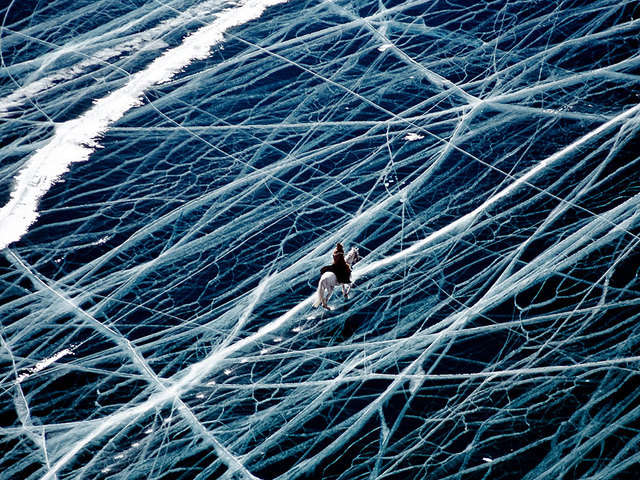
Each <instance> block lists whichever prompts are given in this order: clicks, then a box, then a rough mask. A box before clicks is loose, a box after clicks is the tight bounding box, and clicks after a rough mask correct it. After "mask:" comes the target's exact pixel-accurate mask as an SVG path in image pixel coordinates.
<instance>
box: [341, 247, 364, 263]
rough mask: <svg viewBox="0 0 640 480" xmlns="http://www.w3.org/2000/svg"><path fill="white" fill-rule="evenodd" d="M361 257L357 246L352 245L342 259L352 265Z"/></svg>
mask: <svg viewBox="0 0 640 480" xmlns="http://www.w3.org/2000/svg"><path fill="white" fill-rule="evenodd" d="M361 259H362V257H360V250H358V247H352V248H351V250H349V252H348V253H347V254H346V255H345V256H344V261H345V262H347V264H348V265H349V266H353V265H355V264H356V263H358V262H359V261H360V260H361Z"/></svg>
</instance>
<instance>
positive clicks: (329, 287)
mask: <svg viewBox="0 0 640 480" xmlns="http://www.w3.org/2000/svg"><path fill="white" fill-rule="evenodd" d="M327 283H328V282H327ZM331 295H333V285H332V284H330V283H328V284H327V295H326V296H325V295H323V296H322V306H323V307H324V308H326V309H327V310H331V309H330V308H329V303H328V302H329V299H330V298H331Z"/></svg>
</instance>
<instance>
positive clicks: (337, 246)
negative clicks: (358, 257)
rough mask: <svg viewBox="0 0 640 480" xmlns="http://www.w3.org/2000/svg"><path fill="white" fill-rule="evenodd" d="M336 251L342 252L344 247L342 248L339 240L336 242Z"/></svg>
mask: <svg viewBox="0 0 640 480" xmlns="http://www.w3.org/2000/svg"><path fill="white" fill-rule="evenodd" d="M336 251H337V252H344V249H343V248H342V244H341V243H340V242H338V243H337V244H336Z"/></svg>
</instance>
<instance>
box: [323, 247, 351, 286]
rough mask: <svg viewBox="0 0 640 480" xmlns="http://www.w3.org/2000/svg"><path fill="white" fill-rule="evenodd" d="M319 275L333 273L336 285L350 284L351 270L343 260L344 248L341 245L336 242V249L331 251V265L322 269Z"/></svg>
mask: <svg viewBox="0 0 640 480" xmlns="http://www.w3.org/2000/svg"><path fill="white" fill-rule="evenodd" d="M320 272H321V273H323V274H324V273H325V272H333V273H334V274H335V276H336V278H337V279H338V283H351V268H349V265H347V262H345V260H344V248H343V247H342V244H341V243H340V242H338V243H337V244H336V249H335V250H334V251H333V263H332V264H331V265H327V266H326V267H322V268H321V269H320Z"/></svg>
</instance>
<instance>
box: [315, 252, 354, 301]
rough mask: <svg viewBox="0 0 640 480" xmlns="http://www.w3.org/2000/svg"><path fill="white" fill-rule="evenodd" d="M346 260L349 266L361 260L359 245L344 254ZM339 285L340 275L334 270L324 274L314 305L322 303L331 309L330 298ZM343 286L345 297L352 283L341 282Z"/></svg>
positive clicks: (319, 283)
mask: <svg viewBox="0 0 640 480" xmlns="http://www.w3.org/2000/svg"><path fill="white" fill-rule="evenodd" d="M344 261H345V262H347V265H349V268H351V267H352V266H353V265H355V264H356V263H358V262H359V261H360V252H359V251H358V247H353V248H352V249H351V250H349V252H348V253H347V254H346V255H345V256H344ZM336 285H338V277H336V274H335V273H333V272H326V273H323V274H322V277H320V281H319V282H318V290H317V292H316V299H315V300H314V302H313V307H314V308H317V307H319V306H320V304H322V306H323V307H324V308H326V309H327V310H331V309H330V308H329V305H328V303H327V302H328V301H329V298H331V295H332V294H333V289H334V288H335V287H336ZM340 285H341V286H342V294H343V295H344V297H345V298H347V296H348V295H349V291H350V290H351V285H350V284H345V283H341V284H340Z"/></svg>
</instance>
